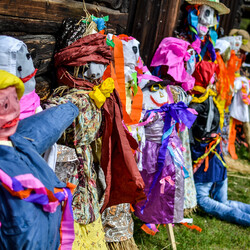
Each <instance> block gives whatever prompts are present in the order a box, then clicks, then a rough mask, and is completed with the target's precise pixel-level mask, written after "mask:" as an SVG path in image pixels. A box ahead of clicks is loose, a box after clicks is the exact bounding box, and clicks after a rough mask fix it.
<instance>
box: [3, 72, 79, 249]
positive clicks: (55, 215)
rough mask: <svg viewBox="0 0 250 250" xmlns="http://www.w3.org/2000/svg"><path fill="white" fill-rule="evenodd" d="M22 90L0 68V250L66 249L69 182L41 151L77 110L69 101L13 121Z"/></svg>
mask: <svg viewBox="0 0 250 250" xmlns="http://www.w3.org/2000/svg"><path fill="white" fill-rule="evenodd" d="M23 92H24V85H23V82H22V81H21V80H20V79H19V78H18V77H16V76H14V75H12V74H10V73H9V72H7V71H3V70H0V106H1V107H0V196H1V203H0V248H1V249H58V247H59V245H60V244H61V247H62V249H63V248H65V249H66V248H70V247H71V246H72V243H73V241H74V225H73V216H72V209H71V201H72V195H71V191H70V189H69V188H71V189H72V191H73V189H74V185H73V186H72V185H69V184H68V185H67V186H66V184H65V183H63V182H60V181H59V180H58V178H57V177H56V175H55V174H54V172H53V171H52V170H51V169H50V167H49V166H48V165H47V163H46V162H45V160H44V159H43V158H42V157H41V154H43V153H44V152H45V151H46V149H47V148H49V147H50V146H51V145H53V143H55V142H56V141H57V140H58V138H60V136H61V134H62V133H63V131H64V130H65V129H66V128H67V127H68V126H69V125H70V124H71V123H72V121H73V120H74V118H75V117H76V116H77V114H78V109H77V107H76V106H75V105H73V104H72V103H70V102H68V103H67V104H64V105H61V106H58V107H56V108H52V109H49V110H46V111H43V112H40V113H39V114H36V115H34V116H31V117H29V118H26V119H24V120H21V121H20V122H18V120H19V115H20V106H19V100H20V98H21V97H22V95H23ZM59 121H60V122H59ZM63 201H64V205H62V202H63ZM62 210H63V211H64V212H62ZM27 211H28V212H27ZM60 236H61V240H60Z"/></svg>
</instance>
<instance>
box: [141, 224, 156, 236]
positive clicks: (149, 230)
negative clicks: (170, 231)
mask: <svg viewBox="0 0 250 250" xmlns="http://www.w3.org/2000/svg"><path fill="white" fill-rule="evenodd" d="M141 229H142V230H143V231H144V232H145V233H147V234H150V235H153V236H154V235H155V234H156V232H154V231H153V230H151V229H149V228H148V227H147V226H146V224H143V225H142V226H141Z"/></svg>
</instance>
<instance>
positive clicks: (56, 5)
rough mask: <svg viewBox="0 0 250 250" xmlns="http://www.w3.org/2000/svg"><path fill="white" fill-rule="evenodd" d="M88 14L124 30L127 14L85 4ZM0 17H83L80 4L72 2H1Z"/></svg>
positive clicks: (43, 18)
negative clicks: (105, 18) (108, 20)
mask: <svg viewBox="0 0 250 250" xmlns="http://www.w3.org/2000/svg"><path fill="white" fill-rule="evenodd" d="M86 7H87V9H88V11H89V12H90V14H93V15H95V16H98V17H99V16H106V15H109V17H110V23H112V24H113V25H120V26H122V27H124V28H126V25H127V17H128V14H127V13H121V12H120V11H117V10H112V9H109V8H106V7H102V6H97V5H93V4H86ZM0 15H2V16H10V17H19V18H27V19H37V20H45V21H53V22H61V21H62V20H63V19H64V18H67V17H72V18H79V19H80V18H81V17H82V16H84V15H85V13H84V11H83V4H82V2H77V1H74V0H1V1H0Z"/></svg>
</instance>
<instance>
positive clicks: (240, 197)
mask: <svg viewBox="0 0 250 250" xmlns="http://www.w3.org/2000/svg"><path fill="white" fill-rule="evenodd" d="M231 174H233V175H236V176H237V177H235V176H230V175H231ZM240 177H242V178H240ZM228 180H229V181H228V196H229V197H228V198H229V199H230V200H237V201H241V202H245V203H248V204H250V194H249V192H250V174H245V175H243V174H240V173H229V176H228ZM192 218H193V220H194V224H195V225H197V226H199V227H200V228H202V232H201V233H200V232H198V231H196V230H191V229H188V228H186V227H185V226H183V225H179V224H176V225H175V226H174V234H175V240H176V243H177V249H202V250H205V249H241V250H243V249H250V227H249V228H245V227H241V226H238V225H235V224H231V223H228V222H224V221H221V220H219V219H216V218H215V217H212V216H209V215H207V214H206V213H204V212H203V211H202V210H201V209H199V208H198V209H197V212H196V213H194V214H193V215H192ZM142 224H143V222H141V221H140V220H138V219H137V218H135V231H134V238H135V241H136V243H137V245H138V247H139V249H143V250H144V249H145V250H146V249H148V250H152V249H171V247H170V245H169V241H168V237H167V231H166V228H165V227H163V226H160V227H159V232H158V233H157V234H156V235H155V236H151V235H148V234H146V233H145V232H144V231H142V230H141V228H140V227H141V225H142Z"/></svg>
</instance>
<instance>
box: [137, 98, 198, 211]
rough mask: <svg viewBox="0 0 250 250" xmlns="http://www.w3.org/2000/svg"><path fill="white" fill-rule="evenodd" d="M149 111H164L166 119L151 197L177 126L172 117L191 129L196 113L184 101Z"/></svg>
mask: <svg viewBox="0 0 250 250" xmlns="http://www.w3.org/2000/svg"><path fill="white" fill-rule="evenodd" d="M149 112H160V113H161V112H163V113H165V120H164V127H163V136H162V145H161V147H160V150H159V153H158V158H157V166H158V170H157V172H156V173H155V176H154V179H153V182H152V184H151V187H150V188H149V192H148V194H147V197H149V195H150V193H151V191H152V189H153V188H154V186H155V184H156V183H157V181H158V179H159V177H160V175H161V172H162V169H163V167H164V164H165V157H166V152H167V149H168V142H169V136H170V135H171V133H172V131H173V129H174V126H175V124H173V125H172V126H171V121H172V118H173V119H174V121H175V122H177V123H184V124H185V125H186V126H187V127H188V128H189V129H190V128H191V126H192V125H193V123H194V121H195V120H196V115H194V114H193V113H191V112H190V111H189V110H188V107H187V105H186V104H185V103H184V102H178V103H171V104H169V103H166V104H164V105H163V106H162V107H161V108H159V109H153V110H148V111H147V112H146V113H149ZM147 202H148V198H147V200H146V202H145V204H144V205H143V206H142V207H141V213H142V214H143V210H144V208H145V207H146V204H147Z"/></svg>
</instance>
